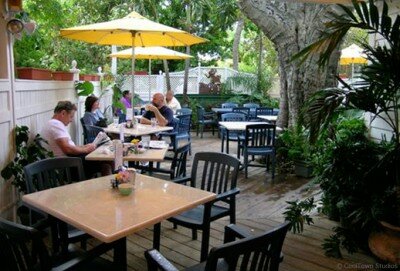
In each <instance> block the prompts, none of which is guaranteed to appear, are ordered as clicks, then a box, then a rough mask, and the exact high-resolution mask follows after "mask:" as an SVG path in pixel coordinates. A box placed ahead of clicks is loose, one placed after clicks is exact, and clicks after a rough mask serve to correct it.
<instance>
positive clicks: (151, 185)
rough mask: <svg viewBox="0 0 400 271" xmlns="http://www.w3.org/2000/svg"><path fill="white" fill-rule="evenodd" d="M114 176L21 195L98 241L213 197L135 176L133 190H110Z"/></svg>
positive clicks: (139, 227)
mask: <svg viewBox="0 0 400 271" xmlns="http://www.w3.org/2000/svg"><path fill="white" fill-rule="evenodd" d="M111 178H113V175H109V176H104V177H100V178H96V179H91V180H87V181H82V182H77V183H73V184H69V185H64V186H60V187H56V188H52V189H47V190H42V191H39V192H35V193H32V194H27V195H24V196H23V197H22V201H23V202H25V203H26V204H28V205H30V206H32V207H35V208H37V209H40V210H42V211H44V212H46V213H48V214H50V215H52V216H53V217H56V218H58V219H60V220H62V221H64V222H66V223H68V224H71V225H72V226H74V227H76V228H78V229H80V230H82V231H84V232H86V233H88V234H90V235H91V236H93V237H95V238H97V239H99V240H100V241H103V242H107V243H109V242H113V241H115V240H118V239H120V238H123V237H126V236H128V235H130V234H132V233H134V232H137V231H139V230H141V229H144V228H147V227H149V226H152V225H154V224H157V223H159V222H161V221H163V220H165V219H167V218H169V217H172V216H174V215H177V214H179V213H181V212H184V211H186V210H189V209H191V208H194V207H195V206H197V205H200V204H203V203H206V202H208V201H211V200H213V199H214V198H215V197H216V195H215V194H214V193H211V192H208V191H204V190H200V189H196V188H192V187H190V186H185V185H181V184H175V183H173V182H171V181H164V180H161V179H157V178H153V177H149V176H145V175H141V174H137V176H136V184H135V189H134V191H133V192H132V193H131V194H130V195H129V196H122V195H121V194H120V193H119V191H118V189H113V188H111V184H110V180H111Z"/></svg>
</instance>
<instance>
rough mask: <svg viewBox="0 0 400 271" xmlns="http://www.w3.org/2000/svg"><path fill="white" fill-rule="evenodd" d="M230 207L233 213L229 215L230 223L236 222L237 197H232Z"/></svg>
mask: <svg viewBox="0 0 400 271" xmlns="http://www.w3.org/2000/svg"><path fill="white" fill-rule="evenodd" d="M230 209H231V213H230V215H229V218H230V221H229V222H230V223H231V224H236V200H235V198H232V199H231V200H230Z"/></svg>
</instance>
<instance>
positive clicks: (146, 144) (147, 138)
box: [142, 136, 150, 149]
mask: <svg viewBox="0 0 400 271" xmlns="http://www.w3.org/2000/svg"><path fill="white" fill-rule="evenodd" d="M149 144H150V136H142V146H143V148H145V149H148V148H149Z"/></svg>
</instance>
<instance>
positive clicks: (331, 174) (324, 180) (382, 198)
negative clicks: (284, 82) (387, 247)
mask: <svg viewBox="0 0 400 271" xmlns="http://www.w3.org/2000/svg"><path fill="white" fill-rule="evenodd" d="M340 8H341V9H342V10H343V14H342V15H340V16H338V17H336V18H334V19H333V20H332V21H331V22H329V23H328V25H327V27H328V31H327V32H326V33H325V35H324V37H323V38H322V39H321V40H319V41H317V42H315V43H313V44H311V45H310V46H308V47H307V48H305V49H304V50H303V51H302V52H300V53H299V55H297V57H300V58H305V57H308V56H310V55H312V54H319V57H320V58H319V62H320V64H321V65H325V64H327V63H328V60H329V57H330V55H331V53H332V52H333V51H334V49H335V48H336V47H337V46H338V45H340V43H341V42H342V40H343V37H344V36H345V35H346V33H347V32H348V31H349V29H351V28H358V29H364V30H366V31H368V32H369V33H370V34H377V35H378V36H380V37H381V38H382V40H381V42H379V44H377V45H375V46H371V45H370V44H368V43H367V42H366V41H360V42H359V44H360V45H361V47H362V48H363V49H364V52H365V54H366V56H367V58H368V62H369V63H368V65H367V66H366V67H365V68H363V69H362V71H361V77H362V78H363V80H364V81H365V85H364V86H362V87H358V88H356V87H353V86H350V85H346V84H345V88H344V89H340V88H331V89H327V90H322V91H320V92H318V93H316V95H315V96H314V97H313V98H312V99H311V101H310V103H309V104H308V106H307V110H306V112H307V114H306V117H307V119H306V120H307V124H308V127H309V129H310V139H311V141H314V140H316V138H318V135H319V134H321V133H323V132H324V131H327V129H328V128H330V127H332V123H333V121H335V120H337V118H336V117H337V112H338V110H341V111H347V110H354V109H357V110H361V111H362V112H367V113H369V114H370V115H371V116H372V120H376V119H380V120H381V121H382V122H384V123H386V124H387V126H388V127H389V128H390V130H391V132H392V136H391V138H387V141H388V142H386V143H385V142H384V143H382V144H383V145H385V147H382V146H380V148H378V147H377V146H373V144H372V143H371V142H370V140H369V139H368V138H367V137H366V136H365V134H366V131H365V130H363V129H356V128H357V125H355V124H354V123H353V124H352V128H354V130H352V131H353V132H351V133H347V134H342V135H340V134H339V135H338V134H335V138H334V141H333V144H332V145H330V146H329V145H328V146H327V149H326V150H325V152H323V153H324V154H325V155H326V156H325V157H321V161H320V162H321V164H320V165H321V167H320V169H319V172H317V173H319V176H320V182H321V188H322V189H323V190H324V197H325V202H324V203H325V208H328V209H329V208H336V209H337V211H338V212H339V216H340V219H341V222H342V223H341V227H339V228H337V229H336V233H335V234H334V235H333V236H332V237H331V238H330V239H329V240H328V242H327V243H326V244H325V248H326V249H327V251H328V252H329V254H330V255H335V256H340V251H339V250H338V248H339V246H340V245H341V246H344V247H345V248H347V249H348V250H349V251H350V252H352V251H354V249H355V245H354V244H355V243H357V246H360V245H361V246H362V244H363V243H364V244H365V240H366V239H365V238H366V235H367V234H368V232H369V231H371V230H373V226H374V225H375V224H376V222H377V220H381V219H385V220H389V221H391V222H392V223H397V224H400V177H399V169H400V167H399V159H400V151H399V150H400V134H399V109H400V108H399V105H400V103H399V102H400V101H399V99H400V95H399V94H400V73H399V67H398V65H399V63H400V16H399V15H395V17H394V19H392V18H391V17H390V16H389V14H390V12H389V7H388V5H387V4H386V2H384V1H383V2H382V9H381V11H379V9H378V6H377V5H376V4H375V3H374V1H372V0H370V1H369V2H362V1H354V0H353V8H349V7H346V6H342V5H340ZM321 52H322V53H321ZM358 128H360V127H358ZM339 130H340V129H339ZM347 130H348V129H347ZM336 132H337V131H336ZM317 171H318V169H317ZM317 175H318V174H317ZM378 180H379V181H378ZM396 193H397V199H396V200H395V201H394V200H393V195H396ZM392 202H395V204H394V206H396V207H397V208H393V205H392V204H391V203H392ZM396 209H397V212H396V211H394V212H393V211H391V210H396ZM388 210H390V211H388ZM393 215H394V216H393ZM349 232H350V234H349ZM354 241H355V242H354Z"/></svg>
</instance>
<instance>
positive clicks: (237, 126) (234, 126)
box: [218, 121, 270, 131]
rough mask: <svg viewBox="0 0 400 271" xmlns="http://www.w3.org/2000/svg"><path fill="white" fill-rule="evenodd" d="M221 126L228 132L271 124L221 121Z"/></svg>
mask: <svg viewBox="0 0 400 271" xmlns="http://www.w3.org/2000/svg"><path fill="white" fill-rule="evenodd" d="M218 123H219V125H221V126H223V127H224V128H225V129H227V130H235V131H244V130H246V125H251V124H270V123H267V122H254V121H220V122H218Z"/></svg>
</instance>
